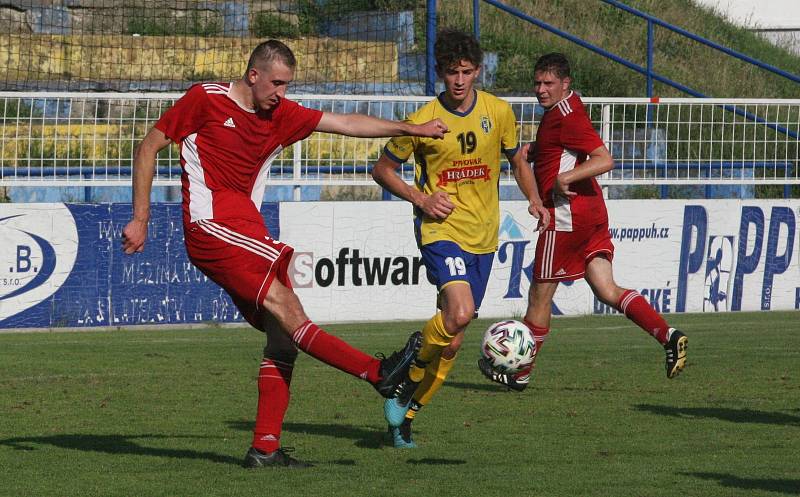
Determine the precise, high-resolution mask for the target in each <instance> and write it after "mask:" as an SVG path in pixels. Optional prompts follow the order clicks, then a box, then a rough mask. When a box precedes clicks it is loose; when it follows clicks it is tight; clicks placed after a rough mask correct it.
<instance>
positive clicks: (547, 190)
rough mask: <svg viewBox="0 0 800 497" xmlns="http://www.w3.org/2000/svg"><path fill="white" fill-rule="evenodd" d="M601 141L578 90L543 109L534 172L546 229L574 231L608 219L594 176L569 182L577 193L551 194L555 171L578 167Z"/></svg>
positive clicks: (556, 173) (555, 175)
mask: <svg viewBox="0 0 800 497" xmlns="http://www.w3.org/2000/svg"><path fill="white" fill-rule="evenodd" d="M603 145H604V144H603V141H602V140H601V139H600V136H598V134H597V132H596V131H595V130H594V128H593V127H592V122H591V120H590V119H589V116H588V115H587V114H586V109H585V108H584V106H583V102H581V99H580V97H579V96H578V94H577V93H575V92H573V91H571V92H570V93H569V95H568V96H567V97H566V98H565V99H563V100H561V101H559V102H558V103H557V104H555V105H554V106H552V107H550V108H549V109H547V110H545V113H544V116H543V117H542V121H541V122H540V123H539V129H538V130H537V131H536V149H535V154H534V163H533V172H534V174H535V175H536V183H537V185H538V188H539V196H540V197H541V198H542V202H543V203H544V206H545V207H546V208H547V209H549V210H550V218H551V219H550V225H549V226H548V227H547V229H549V230H553V229H554V230H556V231H573V230H574V229H576V228H581V227H585V226H594V225H598V224H601V223H604V222H606V221H607V220H608V212H607V211H606V204H605V201H603V191H602V190H601V189H600V185H599V184H598V183H597V180H596V179H595V178H588V179H585V180H583V181H578V182H575V183H572V184H571V185H570V188H569V189H570V191H573V192H575V193H577V194H578V195H577V196H575V197H572V198H571V199H570V198H567V197H564V196H562V195H559V196H558V197H555V198H554V196H553V185H554V184H555V180H556V177H557V176H558V174H559V173H562V172H566V171H570V170H572V169H573V168H575V167H580V165H581V164H582V163H583V162H585V161H586V158H587V157H588V155H589V153H590V152H591V151H592V150H594V149H596V148H598V147H601V146H603Z"/></svg>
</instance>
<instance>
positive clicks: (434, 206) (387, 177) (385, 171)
mask: <svg viewBox="0 0 800 497" xmlns="http://www.w3.org/2000/svg"><path fill="white" fill-rule="evenodd" d="M399 167H400V163H398V162H396V161H393V160H392V159H390V158H389V157H388V156H387V155H386V154H382V155H381V158H380V159H378V162H376V163H375V165H374V166H373V167H372V179H374V180H375V182H376V183H378V184H379V185H381V186H382V187H383V188H385V189H387V190H389V191H390V192H391V193H392V195H394V196H395V197H399V198H402V199H403V200H407V201H409V202H411V203H412V204H413V205H414V206H415V207H418V208H420V209H422V212H424V213H425V215H426V216H428V217H430V218H432V219H445V218H446V217H447V216H449V215H450V213H451V212H453V209H454V208H455V205H453V203H452V202H451V201H450V197H449V196H448V195H447V193H445V192H434V193H433V194H432V195H426V194H425V193H423V192H421V191H419V190H417V189H416V188H414V187H412V186H411V185H409V184H408V183H406V182H405V181H403V180H402V179H401V178H400V176H398V175H397V173H396V171H397V169H398V168H399Z"/></svg>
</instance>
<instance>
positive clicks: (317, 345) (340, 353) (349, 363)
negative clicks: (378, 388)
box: [292, 320, 380, 383]
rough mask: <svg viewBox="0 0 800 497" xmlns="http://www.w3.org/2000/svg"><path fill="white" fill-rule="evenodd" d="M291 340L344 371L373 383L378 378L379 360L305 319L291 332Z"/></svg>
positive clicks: (326, 362)
mask: <svg viewBox="0 0 800 497" xmlns="http://www.w3.org/2000/svg"><path fill="white" fill-rule="evenodd" d="M292 341H293V342H294V344H295V345H296V346H297V348H299V349H300V350H302V351H303V352H305V353H307V354H309V355H310V356H312V357H314V358H315V359H318V360H320V361H322V362H324V363H325V364H328V365H330V366H333V367H335V368H336V369H339V370H341V371H344V372H345V373H349V374H351V375H353V376H357V377H359V378H362V379H365V380H367V381H369V382H370V383H375V382H376V381H378V379H379V372H378V370H379V368H380V361H379V360H378V359H376V358H374V357H371V356H369V355H367V354H365V353H364V352H361V351H360V350H358V349H357V348H355V347H353V346H351V345H350V344H348V343H347V342H345V341H344V340H342V339H340V338H338V337H335V336H333V335H331V334H329V333H326V332H325V331H324V330H323V329H322V328H320V327H319V326H317V325H316V324H314V323H313V322H311V320H308V321H306V322H305V323H303V324H302V325H300V327H298V328H297V329H296V330H294V332H293V333H292Z"/></svg>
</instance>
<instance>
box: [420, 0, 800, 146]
mask: <svg viewBox="0 0 800 497" xmlns="http://www.w3.org/2000/svg"><path fill="white" fill-rule="evenodd" d="M480 1H483V2H486V3H488V4H489V5H492V6H494V7H497V8H498V9H500V10H502V11H504V12H507V13H509V14H511V15H513V16H514V17H517V18H519V19H523V20H525V21H528V22H530V23H531V24H534V25H536V26H538V27H540V28H542V29H545V30H547V31H550V32H551V33H553V34H555V35H558V36H560V37H562V38H565V39H567V40H569V41H571V42H573V43H575V44H576V45H579V46H581V47H583V48H586V49H587V50H591V51H592V52H595V53H597V54H599V55H602V56H603V57H606V58H608V59H611V60H613V61H614V62H617V63H619V64H622V65H623V66H625V67H627V68H628V69H631V70H633V71H636V72H638V73H639V74H642V75H644V76H645V77H646V78H647V96H648V97H649V98H652V97H653V80H656V81H658V82H660V83H664V84H666V85H668V86H671V87H673V88H676V89H678V90H680V91H682V92H684V93H687V94H689V95H692V96H693V97H698V98H707V97H708V96H707V95H704V94H702V93H700V92H699V91H696V90H694V89H692V88H689V87H688V86H685V85H682V84H680V83H678V82H677V81H673V80H671V79H669V78H667V77H665V76H662V75H661V74H659V73H657V72H655V71H654V70H653V50H654V46H653V45H654V33H653V31H654V29H653V27H654V25H658V26H661V27H663V28H666V29H669V30H671V31H674V32H675V33H678V34H680V35H683V36H685V37H688V38H690V39H692V40H694V41H697V42H699V43H702V44H704V45H707V46H709V47H711V48H714V49H716V50H719V51H722V52H723V53H725V54H727V55H730V56H732V57H735V58H737V59H740V60H743V61H745V62H748V63H750V64H754V65H756V66H758V67H760V68H762V69H764V70H767V71H769V72H772V73H774V74H777V75H778V76H782V77H784V78H787V79H789V80H791V81H794V82H797V83H800V76H797V75H794V74H791V73H788V72H786V71H783V70H781V69H778V68H777V67H774V66H771V65H769V64H765V63H763V62H761V61H758V60H756V59H754V58H752V57H749V56H747V55H744V54H741V53H739V52H736V51H735V50H731V49H729V48H726V47H723V46H722V45H719V44H718V43H714V42H713V41H711V40H707V39H705V38H703V37H701V36H697V35H695V34H693V33H690V32H688V31H686V30H685V29H682V28H679V27H677V26H673V25H671V24H669V23H667V22H666V21H662V20H661V19H658V18H657V17H653V16H651V15H650V14H646V13H644V12H641V11H639V10H636V9H634V8H632V7H629V6H627V5H625V4H623V3H621V2H618V1H616V0H601V1H603V2H605V3H607V4H609V5H611V6H613V7H616V8H619V9H621V10H624V11H626V12H628V13H629V14H632V15H636V16H638V17H641V18H644V19H646V20H647V67H642V66H640V65H638V64H635V63H633V62H631V61H629V60H627V59H625V58H623V57H620V56H619V55H616V54H614V53H611V52H609V51H607V50H603V49H602V48H600V47H598V46H596V45H594V44H592V43H589V42H588V41H586V40H583V39H582V38H579V37H577V36H575V35H573V34H570V33H568V32H566V31H562V30H560V29H558V28H556V27H554V26H552V25H550V24H548V23H546V22H544V21H541V20H539V19H536V18H535V17H531V16H529V15H528V14H526V13H524V12H522V11H520V10H519V9H516V8H514V7H510V6H508V5H505V4H504V3H502V2H499V1H497V0H480ZM479 4H480V2H479V1H478V0H473V9H479V8H480V6H479ZM429 5H430V0H429ZM473 22H474V23H476V26H473V30H474V32H475V33H477V34H480V26H477V23H479V22H480V16H479V15H478V14H477V13H473ZM429 40H430V39H429ZM722 108H724V109H725V110H726V111H729V112H733V113H735V114H736V115H738V116H741V117H744V118H745V119H748V120H750V121H754V122H757V123H759V124H763V125H764V126H767V127H768V128H770V129H773V130H775V131H778V132H779V133H782V134H785V135H787V136H791V137H792V138H796V139H800V137H799V136H798V134H797V133H795V132H793V131H791V130H789V129H787V128H785V127H783V126H780V125H778V124H776V123H771V122H769V121H767V120H766V119H763V118H761V117H759V116H757V115H755V114H752V113H750V112H747V111H744V110H742V109H739V108H737V107H735V106H732V105H725V106H722Z"/></svg>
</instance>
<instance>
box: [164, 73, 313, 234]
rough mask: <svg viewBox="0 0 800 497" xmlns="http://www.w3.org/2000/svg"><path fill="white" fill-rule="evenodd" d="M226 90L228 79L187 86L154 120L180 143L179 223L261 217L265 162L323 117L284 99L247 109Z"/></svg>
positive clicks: (169, 136)
mask: <svg viewBox="0 0 800 497" xmlns="http://www.w3.org/2000/svg"><path fill="white" fill-rule="evenodd" d="M230 89H231V83H204V84H198V85H195V86H192V87H191V88H190V89H189V91H187V92H186V94H185V95H183V96H182V97H181V98H180V99H179V100H178V101H177V102H175V105H173V106H172V107H171V108H170V109H169V110H167V111H166V112H165V113H164V115H162V116H161V119H159V120H158V122H157V123H156V124H155V127H156V128H157V129H159V130H161V131H162V132H163V133H164V134H165V135H167V137H168V138H169V139H170V140H172V141H174V142H176V143H179V144H180V153H181V159H180V160H181V166H182V167H183V174H182V175H181V183H182V192H183V219H184V223H189V222H194V221H197V220H199V219H225V218H243V217H245V218H254V219H255V218H256V217H257V218H258V219H261V215H260V214H259V209H260V207H261V201H262V199H263V198H264V188H265V186H266V179H267V173H268V172H269V167H270V164H271V163H272V161H273V160H274V159H275V157H276V156H277V155H278V154H279V153H280V152H281V150H283V149H284V148H286V147H288V146H289V145H291V144H292V143H294V142H296V141H299V140H302V139H303V138H305V137H307V136H308V135H310V134H311V133H312V132H313V131H314V129H316V127H317V124H318V123H319V120H320V119H321V118H322V112H321V111H318V110H313V109H306V108H305V107H302V106H301V105H299V104H297V103H295V102H292V101H291V100H287V99H282V100H281V101H280V103H279V104H278V106H277V107H275V108H274V109H272V110H270V111H269V112H262V111H258V112H255V111H252V110H248V109H245V108H243V107H241V106H239V104H237V103H236V102H235V101H234V100H233V99H232V98H230V97H229V92H230ZM262 222H263V221H262Z"/></svg>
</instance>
